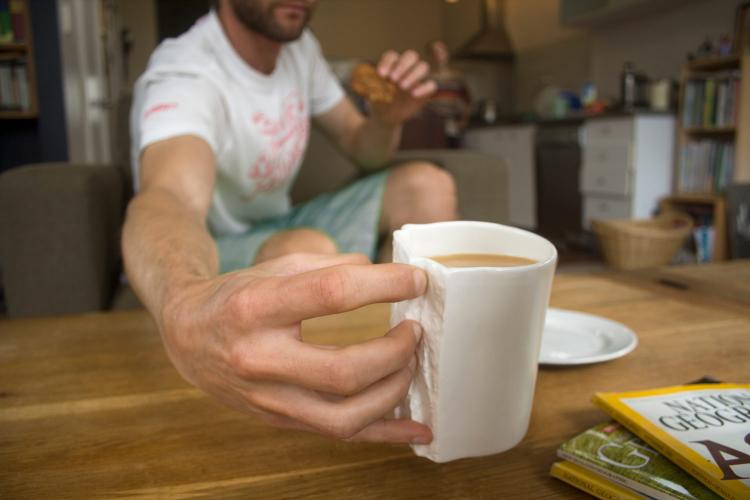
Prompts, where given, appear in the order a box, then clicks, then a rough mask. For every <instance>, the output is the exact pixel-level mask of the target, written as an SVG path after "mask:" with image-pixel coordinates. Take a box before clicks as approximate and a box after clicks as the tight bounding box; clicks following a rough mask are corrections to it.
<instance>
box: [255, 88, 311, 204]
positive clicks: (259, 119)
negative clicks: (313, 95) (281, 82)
mask: <svg viewBox="0 0 750 500" xmlns="http://www.w3.org/2000/svg"><path fill="white" fill-rule="evenodd" d="M252 120H253V124H254V125H255V126H256V127H257V129H258V131H259V132H260V133H261V134H262V135H263V137H264V139H265V141H264V142H265V145H266V149H265V151H263V152H262V153H261V154H260V156H259V157H258V159H257V160H256V161H255V164H254V165H252V166H251V167H250V169H249V170H248V173H247V175H248V177H249V178H250V179H252V180H253V181H254V182H255V189H256V191H271V190H272V189H274V188H276V187H278V186H280V185H282V184H284V183H285V182H286V181H287V180H288V179H289V178H290V177H291V176H292V175H293V174H294V169H295V168H296V167H297V165H298V164H299V162H300V160H301V159H302V155H303V154H304V152H305V145H306V143H307V134H308V129H309V128H310V121H309V118H308V116H307V114H306V113H305V103H304V101H303V100H302V98H301V97H300V95H299V94H297V93H296V92H294V93H292V94H290V95H288V96H287V97H286V98H285V99H284V101H283V109H282V112H281V116H280V117H279V120H278V121H276V120H273V119H271V118H269V117H268V116H266V115H265V114H264V113H260V112H258V113H255V114H254V115H253V118H252Z"/></svg>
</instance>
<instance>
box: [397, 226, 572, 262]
mask: <svg viewBox="0 0 750 500" xmlns="http://www.w3.org/2000/svg"><path fill="white" fill-rule="evenodd" d="M426 226H474V227H476V226H484V227H500V228H502V229H504V230H508V231H511V232H514V233H517V234H519V235H523V236H527V237H531V238H532V239H535V240H538V241H540V242H541V243H543V244H546V245H549V247H550V248H551V249H552V255H550V257H549V258H547V259H545V260H540V261H537V262H535V263H533V264H525V265H522V266H508V267H497V266H477V267H449V266H446V265H444V264H442V263H440V262H438V261H436V260H434V259H431V258H429V257H415V258H413V259H411V262H415V261H419V260H427V261H430V262H434V263H435V264H437V265H439V266H441V267H442V268H444V269H446V270H448V272H450V273H465V272H476V271H479V270H481V271H482V272H487V271H492V272H501V273H507V272H513V271H516V272H520V271H524V270H529V269H535V268H542V267H545V266H548V265H550V264H554V263H555V262H557V257H558V254H557V248H556V247H555V245H554V244H552V242H551V241H549V240H548V239H547V238H545V237H543V236H540V235H538V234H536V233H532V232H531V231H528V230H526V229H521V228H520V227H515V226H508V225H505V224H500V223H497V222H487V221H472V220H453V221H443V222H430V223H427V224H404V225H403V226H401V228H400V229H397V230H395V231H394V232H393V238H394V240H395V239H396V237H397V234H398V233H400V232H402V231H406V230H408V229H409V228H413V227H414V228H416V227H426ZM515 257H523V256H522V255H516V256H515ZM411 262H410V263H411Z"/></svg>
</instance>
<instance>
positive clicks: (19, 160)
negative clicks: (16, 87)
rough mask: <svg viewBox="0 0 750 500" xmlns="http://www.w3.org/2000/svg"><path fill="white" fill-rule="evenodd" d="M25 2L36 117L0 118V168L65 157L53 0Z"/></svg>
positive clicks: (57, 41) (58, 46)
mask: <svg viewBox="0 0 750 500" xmlns="http://www.w3.org/2000/svg"><path fill="white" fill-rule="evenodd" d="M28 5H29V6H30V13H31V22H32V32H33V35H34V62H35V65H36V78H37V95H38V97H39V117H38V118H37V119H36V120H0V172H2V171H4V170H7V169H9V168H12V167H16V166H19V165H23V164H26V163H38V162H52V161H65V160H67V157H68V144H67V138H66V135H65V109H64V104H63V103H64V101H63V94H62V73H61V68H60V45H59V27H58V24H57V23H58V18H57V2H56V0H33V1H30V2H28Z"/></svg>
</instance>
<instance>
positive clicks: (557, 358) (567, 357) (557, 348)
mask: <svg viewBox="0 0 750 500" xmlns="http://www.w3.org/2000/svg"><path fill="white" fill-rule="evenodd" d="M636 345H638V337H636V335H635V333H633V331H632V330H631V329H630V328H628V327H626V326H625V325H623V324H621V323H617V322H616V321H612V320H609V319H605V318H602V317H601V316H595V315H593V314H586V313H582V312H576V311H567V310H565V309H553V308H550V309H549V310H548V311H547V320H546V321H545V324H544V335H543V336H542V349H541V352H540V353H539V363H540V364H543V365H583V364H587V363H599V362H601V361H609V360H610V359H615V358H619V357H620V356H624V355H626V354H627V353H629V352H630V351H632V350H633V349H635V346H636Z"/></svg>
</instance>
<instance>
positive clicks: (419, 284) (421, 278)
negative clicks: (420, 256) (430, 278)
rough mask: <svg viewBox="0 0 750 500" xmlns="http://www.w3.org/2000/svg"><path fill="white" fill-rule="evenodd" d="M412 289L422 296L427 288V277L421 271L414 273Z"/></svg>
mask: <svg viewBox="0 0 750 500" xmlns="http://www.w3.org/2000/svg"><path fill="white" fill-rule="evenodd" d="M414 287H415V288H416V289H417V293H419V295H422V294H423V293H424V291H425V288H426V287H427V275H426V274H425V272H424V271H422V270H421V269H417V270H416V271H414Z"/></svg>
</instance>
